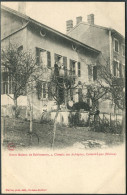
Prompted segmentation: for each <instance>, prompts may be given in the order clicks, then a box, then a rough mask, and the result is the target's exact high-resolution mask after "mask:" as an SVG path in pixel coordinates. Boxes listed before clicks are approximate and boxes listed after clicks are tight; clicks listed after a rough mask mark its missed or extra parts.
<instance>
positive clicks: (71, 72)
mask: <svg viewBox="0 0 127 195" xmlns="http://www.w3.org/2000/svg"><path fill="white" fill-rule="evenodd" d="M75 64H76V62H75V61H73V60H70V75H73V76H75V73H76V71H75V68H76V67H75Z"/></svg>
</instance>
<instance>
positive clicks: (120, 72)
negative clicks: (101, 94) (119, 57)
mask: <svg viewBox="0 0 127 195" xmlns="http://www.w3.org/2000/svg"><path fill="white" fill-rule="evenodd" d="M119 76H120V78H121V77H123V76H122V64H121V63H120V64H119Z"/></svg>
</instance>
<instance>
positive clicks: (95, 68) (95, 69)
mask: <svg viewBox="0 0 127 195" xmlns="http://www.w3.org/2000/svg"><path fill="white" fill-rule="evenodd" d="M93 80H94V81H95V80H97V66H94V67H93Z"/></svg>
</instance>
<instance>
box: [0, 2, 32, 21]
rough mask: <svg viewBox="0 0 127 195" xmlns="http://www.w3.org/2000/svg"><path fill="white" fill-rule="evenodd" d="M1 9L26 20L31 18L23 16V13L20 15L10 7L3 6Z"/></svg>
mask: <svg viewBox="0 0 127 195" xmlns="http://www.w3.org/2000/svg"><path fill="white" fill-rule="evenodd" d="M1 9H3V10H5V11H8V12H11V13H12V14H14V15H17V16H19V17H21V18H24V19H26V20H28V19H29V18H30V17H29V16H27V15H25V14H22V13H20V12H18V11H16V10H14V9H11V8H9V7H6V6H4V5H1Z"/></svg>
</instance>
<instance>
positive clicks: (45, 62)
mask: <svg viewBox="0 0 127 195" xmlns="http://www.w3.org/2000/svg"><path fill="white" fill-rule="evenodd" d="M36 63H37V64H38V65H41V66H43V67H48V68H50V67H51V53H50V52H49V51H46V50H44V49H40V48H36Z"/></svg>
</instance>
